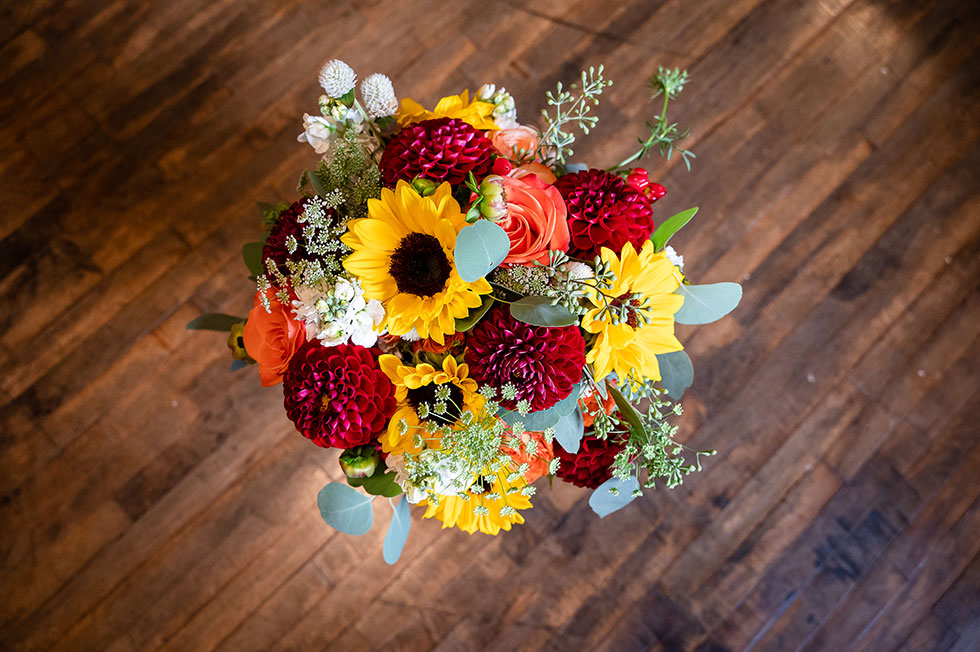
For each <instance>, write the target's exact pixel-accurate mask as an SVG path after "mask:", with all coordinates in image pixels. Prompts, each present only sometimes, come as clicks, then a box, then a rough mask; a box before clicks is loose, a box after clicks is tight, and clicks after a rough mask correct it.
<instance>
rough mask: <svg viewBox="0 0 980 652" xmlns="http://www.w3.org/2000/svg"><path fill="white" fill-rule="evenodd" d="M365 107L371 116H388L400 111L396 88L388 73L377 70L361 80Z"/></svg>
mask: <svg viewBox="0 0 980 652" xmlns="http://www.w3.org/2000/svg"><path fill="white" fill-rule="evenodd" d="M361 97H363V98H364V109H365V110H366V111H367V114H368V117H370V118H387V117H388V116H392V115H395V113H396V112H397V111H398V98H397V97H395V88H394V86H392V85H391V80H390V79H388V76H387V75H382V74H381V73H380V72H376V73H374V74H373V75H371V76H370V77H368V78H367V79H365V80H364V81H362V82H361Z"/></svg>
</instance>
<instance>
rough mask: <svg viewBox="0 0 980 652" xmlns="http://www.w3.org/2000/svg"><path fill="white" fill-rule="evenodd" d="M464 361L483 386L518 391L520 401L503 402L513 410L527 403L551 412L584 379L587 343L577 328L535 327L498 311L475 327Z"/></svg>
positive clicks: (502, 309) (501, 310) (494, 311)
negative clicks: (525, 400)
mask: <svg viewBox="0 0 980 652" xmlns="http://www.w3.org/2000/svg"><path fill="white" fill-rule="evenodd" d="M464 357H465V359H466V363H467V364H468V365H469V367H470V377H472V378H475V379H476V381H477V382H478V383H480V384H481V385H490V386H491V387H497V388H500V387H502V386H503V385H505V384H507V383H511V384H513V385H514V386H515V387H516V388H517V399H516V400H502V401H501V405H503V406H504V407H506V408H507V409H510V410H513V409H515V408H516V407H517V401H518V400H520V399H527V400H528V401H529V402H530V403H531V410H532V411H537V410H546V409H548V408H550V407H551V406H552V405H554V404H555V403H557V402H558V401H560V400H562V399H563V398H565V397H566V396H568V395H569V394H570V393H571V392H572V387H573V386H574V385H575V383H577V382H578V381H579V379H581V377H582V366H583V365H585V340H584V339H582V334H581V333H579V330H578V327H576V326H564V327H561V328H545V327H544V326H532V325H530V324H525V323H524V322H522V321H518V320H517V319H514V318H513V317H512V316H511V315H510V311H509V310H507V309H506V308H494V309H493V310H491V311H490V312H489V313H487V316H486V317H484V318H483V319H482V320H481V321H480V323H479V324H477V325H476V327H474V328H473V331H472V332H471V334H470V336H469V338H468V341H467V347H466V353H465V355H464Z"/></svg>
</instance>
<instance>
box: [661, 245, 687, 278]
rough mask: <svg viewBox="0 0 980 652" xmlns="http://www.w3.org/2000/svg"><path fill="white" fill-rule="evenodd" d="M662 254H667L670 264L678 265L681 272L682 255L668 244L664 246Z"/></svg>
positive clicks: (682, 264)
mask: <svg viewBox="0 0 980 652" xmlns="http://www.w3.org/2000/svg"><path fill="white" fill-rule="evenodd" d="M664 254H665V255H666V256H667V260H669V261H670V264H671V265H673V266H674V267H679V268H680V270H681V271H682V272H683V271H684V256H682V255H680V254H679V253H677V252H676V251H674V248H673V247H671V246H670V245H667V246H666V247H664Z"/></svg>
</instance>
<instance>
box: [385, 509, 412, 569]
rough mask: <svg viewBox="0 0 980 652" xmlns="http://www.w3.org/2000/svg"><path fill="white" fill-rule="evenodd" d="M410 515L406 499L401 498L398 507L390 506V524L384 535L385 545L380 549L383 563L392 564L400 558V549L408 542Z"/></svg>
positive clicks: (410, 523)
mask: <svg viewBox="0 0 980 652" xmlns="http://www.w3.org/2000/svg"><path fill="white" fill-rule="evenodd" d="M411 516H412V515H411V513H410V512H409V509H408V498H406V497H404V496H403V497H402V499H401V500H400V501H398V505H392V512H391V523H390V524H389V525H388V532H387V533H386V534H385V543H384V547H383V548H382V554H383V555H384V560H385V563H387V564H394V563H396V562H397V561H398V558H399V557H401V556H402V549H403V548H404V547H405V542H406V541H408V531H409V529H411V527H412V518H411Z"/></svg>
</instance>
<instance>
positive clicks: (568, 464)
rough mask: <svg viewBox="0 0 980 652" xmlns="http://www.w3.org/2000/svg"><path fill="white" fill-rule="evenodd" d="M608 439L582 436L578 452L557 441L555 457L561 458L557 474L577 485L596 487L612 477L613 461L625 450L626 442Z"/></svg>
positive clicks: (587, 435)
mask: <svg viewBox="0 0 980 652" xmlns="http://www.w3.org/2000/svg"><path fill="white" fill-rule="evenodd" d="M614 436H615V435H613V436H611V437H610V438H608V439H599V438H598V437H596V436H595V435H591V434H588V432H587V433H586V435H585V436H584V437H582V442H581V443H580V444H579V448H578V452H577V453H569V452H568V451H566V450H565V449H564V448H562V447H561V444H559V443H558V441H557V440H556V441H555V457H557V458H558V460H559V465H558V472H557V474H556V475H557V476H558V477H559V478H561V479H562V480H564V481H565V482H570V483H572V484H573V485H575V486H576V487H589V488H591V489H595V488H596V487H598V486H599V485H601V484H602V483H603V482H605V481H606V480H608V479H609V478H611V477H612V463H613V460H614V459H615V458H616V454H617V453H619V451H621V450H623V447H624V444H623V443H622V442H620V441H618V440H617V441H614V440H613V437H614Z"/></svg>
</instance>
